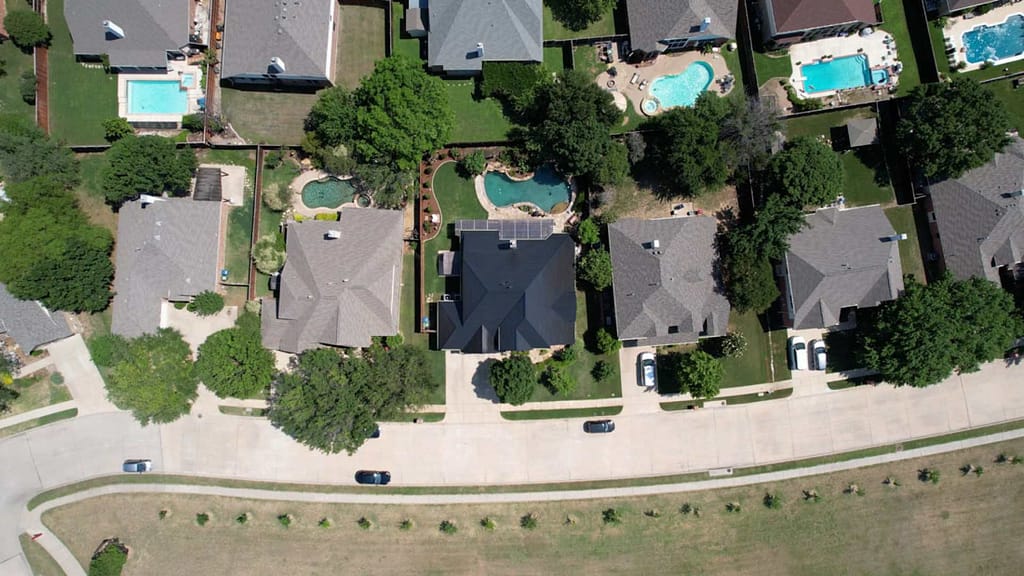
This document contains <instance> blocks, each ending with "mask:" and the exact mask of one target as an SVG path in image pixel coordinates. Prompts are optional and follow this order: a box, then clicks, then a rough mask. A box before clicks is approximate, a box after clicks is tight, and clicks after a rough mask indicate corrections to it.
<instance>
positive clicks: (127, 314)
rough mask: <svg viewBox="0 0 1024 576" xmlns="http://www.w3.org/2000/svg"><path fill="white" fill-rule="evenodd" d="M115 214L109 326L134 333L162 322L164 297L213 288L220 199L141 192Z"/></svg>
mask: <svg viewBox="0 0 1024 576" xmlns="http://www.w3.org/2000/svg"><path fill="white" fill-rule="evenodd" d="M118 215H119V216H118V222H117V251H116V254H117V255H116V262H115V264H116V268H115V270H116V272H115V276H114V302H113V310H114V317H113V320H112V321H111V326H110V329H111V331H112V332H113V333H114V334H120V335H121V336H125V337H128V338H134V337H136V336H141V335H142V334H147V333H149V334H151V333H154V332H156V330H157V329H158V328H160V327H161V308H162V307H163V303H164V301H165V300H166V301H169V302H188V301H190V300H191V299H192V298H193V297H195V296H196V295H197V294H199V293H200V292H204V291H206V290H214V289H216V287H217V273H218V271H217V266H218V261H219V255H220V245H221V243H220V230H221V226H220V218H221V203H220V202H202V201H196V200H193V199H191V198H148V197H146V198H144V199H143V200H136V201H133V202H128V203H126V204H124V205H123V206H121V210H120V211H119V212H118Z"/></svg>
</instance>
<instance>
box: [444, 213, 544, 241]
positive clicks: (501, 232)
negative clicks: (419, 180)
mask: <svg viewBox="0 0 1024 576" xmlns="http://www.w3.org/2000/svg"><path fill="white" fill-rule="evenodd" d="M463 232H497V233H498V239H500V240H544V239H546V238H547V237H548V236H551V235H552V234H553V233H554V232H555V221H554V220H551V219H549V218H544V219H537V220H533V219H531V220H526V219H517V220H459V221H457V222H455V235H456V236H459V235H461V234H462V233H463Z"/></svg>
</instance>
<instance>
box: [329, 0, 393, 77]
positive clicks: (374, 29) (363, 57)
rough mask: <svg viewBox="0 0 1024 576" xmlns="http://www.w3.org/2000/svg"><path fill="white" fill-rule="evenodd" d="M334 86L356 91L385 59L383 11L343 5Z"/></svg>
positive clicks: (374, 8)
mask: <svg viewBox="0 0 1024 576" xmlns="http://www.w3.org/2000/svg"><path fill="white" fill-rule="evenodd" d="M339 11H340V15H339V20H340V21H341V23H340V25H339V26H338V28H339V34H338V54H337V59H336V60H335V64H336V68H335V70H334V83H335V84H337V85H338V86H344V87H345V88H348V89H350V90H351V89H353V88H355V87H356V86H359V81H360V80H362V78H363V77H364V76H366V75H368V74H369V73H370V72H373V65H374V63H375V62H376V61H377V60H381V59H383V58H384V49H385V46H384V42H385V39H384V17H385V12H384V8H382V7H378V6H368V5H358V4H342V5H341V7H340V8H339Z"/></svg>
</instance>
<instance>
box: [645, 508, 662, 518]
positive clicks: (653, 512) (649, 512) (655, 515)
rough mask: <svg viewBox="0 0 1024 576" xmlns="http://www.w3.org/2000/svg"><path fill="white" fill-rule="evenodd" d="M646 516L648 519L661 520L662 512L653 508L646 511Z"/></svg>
mask: <svg viewBox="0 0 1024 576" xmlns="http://www.w3.org/2000/svg"><path fill="white" fill-rule="evenodd" d="M644 516H647V517H648V518H661V512H659V511H658V509H657V508H651V509H650V510H644Z"/></svg>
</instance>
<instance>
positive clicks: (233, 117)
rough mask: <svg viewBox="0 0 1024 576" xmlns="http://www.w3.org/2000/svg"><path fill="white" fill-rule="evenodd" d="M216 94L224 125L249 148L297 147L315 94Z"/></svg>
mask: <svg viewBox="0 0 1024 576" xmlns="http://www.w3.org/2000/svg"><path fill="white" fill-rule="evenodd" d="M220 93H221V107H222V109H223V112H224V116H225V118H226V119H227V122H228V123H230V124H231V127H232V128H234V129H235V131H236V132H238V134H239V136H241V137H242V138H245V139H246V140H248V141H249V142H250V143H252V144H257V143H263V144H286V145H297V144H299V143H300V142H301V141H302V135H303V130H302V127H303V123H304V122H305V121H306V116H308V115H309V111H310V109H311V108H312V107H313V103H314V102H316V94H298V93H293V92H255V91H251V90H235V89H232V88H221V92H220ZM271 111H272V113H271Z"/></svg>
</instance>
